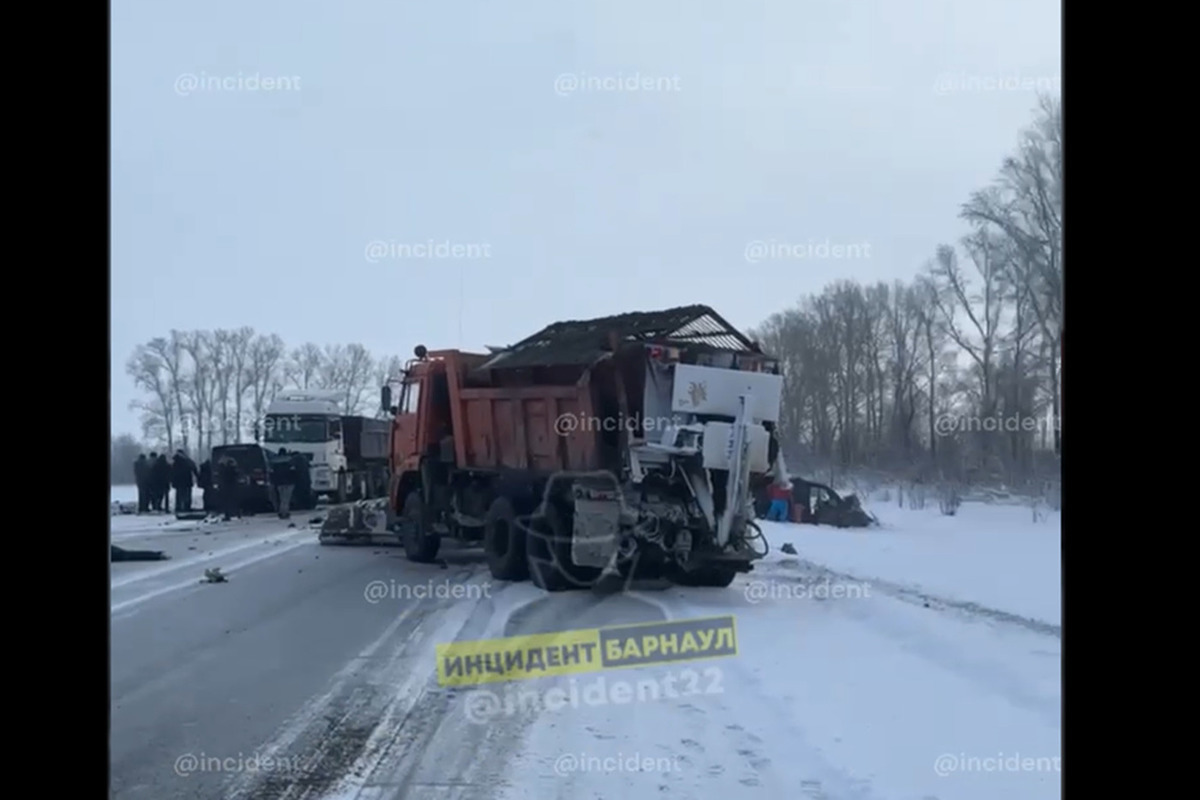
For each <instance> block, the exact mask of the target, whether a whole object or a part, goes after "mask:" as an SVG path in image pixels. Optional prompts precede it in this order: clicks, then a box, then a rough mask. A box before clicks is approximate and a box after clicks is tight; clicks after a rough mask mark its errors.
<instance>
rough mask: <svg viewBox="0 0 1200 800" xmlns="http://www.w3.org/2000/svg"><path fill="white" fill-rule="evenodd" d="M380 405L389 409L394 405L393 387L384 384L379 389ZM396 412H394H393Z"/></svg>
mask: <svg viewBox="0 0 1200 800" xmlns="http://www.w3.org/2000/svg"><path fill="white" fill-rule="evenodd" d="M379 407H380V408H382V409H384V410H388V409H390V408H391V407H392V387H391V386H384V387H383V388H381V389H380V390H379ZM393 413H394V412H393Z"/></svg>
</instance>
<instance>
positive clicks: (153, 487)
mask: <svg viewBox="0 0 1200 800" xmlns="http://www.w3.org/2000/svg"><path fill="white" fill-rule="evenodd" d="M169 487H170V464H168V463H167V455H166V453H161V455H158V456H155V455H154V453H150V507H151V509H154V510H155V511H170V498H168V497H167V491H168V488H169ZM164 506H166V507H164Z"/></svg>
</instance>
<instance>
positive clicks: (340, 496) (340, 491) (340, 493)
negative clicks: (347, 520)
mask: <svg viewBox="0 0 1200 800" xmlns="http://www.w3.org/2000/svg"><path fill="white" fill-rule="evenodd" d="M335 492H336V494H335V496H336V497H337V501H338V502H339V503H345V502H346V494H347V492H346V473H345V471H344V470H338V474H337V489H336V490H335Z"/></svg>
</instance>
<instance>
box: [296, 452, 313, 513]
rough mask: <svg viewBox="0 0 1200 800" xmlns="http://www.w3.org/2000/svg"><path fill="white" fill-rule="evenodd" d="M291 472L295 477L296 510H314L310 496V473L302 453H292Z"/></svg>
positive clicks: (306, 460)
mask: <svg viewBox="0 0 1200 800" xmlns="http://www.w3.org/2000/svg"><path fill="white" fill-rule="evenodd" d="M292 472H293V473H294V474H295V477H296V491H295V492H294V498H295V505H296V508H316V506H317V504H316V502H315V501H314V499H313V496H312V473H311V471H310V469H309V466H308V459H307V458H305V457H304V454H303V453H292Z"/></svg>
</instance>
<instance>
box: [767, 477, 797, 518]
mask: <svg viewBox="0 0 1200 800" xmlns="http://www.w3.org/2000/svg"><path fill="white" fill-rule="evenodd" d="M767 497H769V498H771V507H770V508H768V509H767V519H769V520H772V521H774V522H789V521H791V518H792V514H791V510H792V484H791V483H784V484H779V483H772V484H771V485H770V487H768V488H767Z"/></svg>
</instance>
